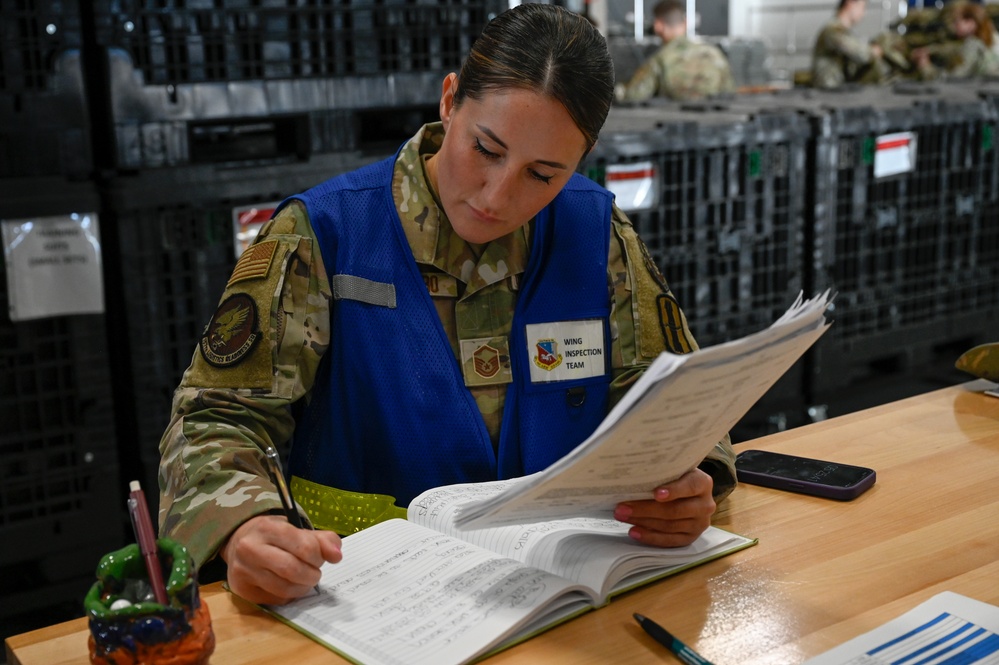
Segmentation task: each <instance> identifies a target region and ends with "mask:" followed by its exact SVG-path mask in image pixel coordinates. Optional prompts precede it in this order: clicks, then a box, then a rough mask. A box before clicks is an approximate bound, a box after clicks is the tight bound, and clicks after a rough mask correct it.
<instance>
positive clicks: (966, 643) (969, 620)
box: [804, 591, 999, 665]
mask: <svg viewBox="0 0 999 665" xmlns="http://www.w3.org/2000/svg"><path fill="white" fill-rule="evenodd" d="M889 663H921V664H922V665H943V664H944V663H961V664H962V665H972V664H973V663H982V664H984V663H992V664H995V663H999V607H996V606H995V605H990V604H988V603H983V602H981V601H978V600H974V599H972V598H968V597H967V596H962V595H960V594H956V593H952V592H950V591H946V592H944V593H941V594H937V595H936V596H933V597H932V598H930V599H929V600H927V601H926V602H925V603H923V604H921V605H919V606H917V607H915V608H914V609H912V610H910V611H909V612H906V613H905V614H903V615H902V616H900V617H899V618H897V619H895V620H893V621H890V622H888V623H886V624H884V625H883V626H881V627H879V628H875V629H874V630H872V631H871V632H869V633H865V634H863V635H861V636H860V637H857V638H854V639H852V640H850V641H849V642H845V643H844V644H841V645H840V646H838V647H836V648H835V649H832V650H830V651H827V652H826V653H824V654H822V655H820V656H817V657H815V658H812V659H811V660H809V661H807V662H806V663H805V664H804V665H888V664H889Z"/></svg>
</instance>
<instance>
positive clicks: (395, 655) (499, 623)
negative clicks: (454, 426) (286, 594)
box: [267, 520, 592, 665]
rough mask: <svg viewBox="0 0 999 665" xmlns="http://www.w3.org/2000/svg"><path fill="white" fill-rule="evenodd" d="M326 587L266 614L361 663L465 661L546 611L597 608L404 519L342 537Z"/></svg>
mask: <svg viewBox="0 0 999 665" xmlns="http://www.w3.org/2000/svg"><path fill="white" fill-rule="evenodd" d="M320 588H321V589H322V591H321V593H319V594H316V595H313V596H309V597H306V598H302V599H300V600H298V601H295V602H293V603H290V604H288V605H285V606H281V607H268V608H267V609H268V611H270V612H272V613H274V614H275V615H277V616H279V617H281V618H284V619H285V620H287V621H288V622H289V623H290V624H291V625H293V626H294V627H296V628H298V629H299V630H302V631H304V632H306V633H307V634H309V635H310V636H311V637H313V639H316V640H317V641H319V642H321V643H323V644H325V645H326V646H327V647H329V648H331V649H333V650H334V651H337V652H340V653H342V654H343V655H345V656H346V657H348V658H351V659H353V660H355V661H357V662H361V663H365V665H444V664H447V663H463V662H467V661H468V660H470V659H472V658H474V657H475V656H477V655H480V654H483V653H486V652H488V651H489V650H491V648H493V647H494V646H497V645H499V644H501V643H502V642H504V641H505V640H506V639H509V638H511V637H513V636H514V635H516V634H517V633H518V632H519V630H518V629H520V628H522V627H523V626H526V625H530V624H531V623H532V620H535V621H536V620H537V619H538V617H539V616H540V615H541V614H546V615H551V614H554V615H555V616H556V617H557V616H568V615H570V614H572V613H574V612H576V611H581V610H583V609H584V608H586V607H588V606H589V605H590V604H591V603H592V599H591V598H590V597H589V596H588V595H586V594H585V593H583V592H582V591H581V590H574V589H575V586H574V585H572V584H571V583H570V582H569V581H567V580H564V579H560V578H558V577H556V576H555V575H551V574H549V573H546V572H543V571H541V570H537V569H534V568H529V567H526V566H523V565H521V564H520V563H518V562H517V561H514V560H512V559H507V558H503V557H499V556H497V555H495V554H493V553H492V552H488V551H486V550H483V549H481V548H479V547H476V546H475V545H472V544H470V543H466V542H463V541H460V540H456V539H454V538H451V537H449V536H445V535H443V534H440V533H436V532H434V531H431V530H429V529H426V528H424V527H421V526H419V525H415V524H412V523H410V522H406V521H403V520H390V521H388V522H383V523H381V524H377V525H375V526H373V527H370V528H368V529H365V530H364V531H361V532H359V533H357V534H354V535H352V536H350V537H349V538H345V539H344V541H343V561H341V562H340V563H337V564H326V565H325V566H324V568H323V578H322V580H321V581H320ZM548 619H549V620H551V619H552V617H551V616H549V617H548Z"/></svg>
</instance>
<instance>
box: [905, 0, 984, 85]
mask: <svg viewBox="0 0 999 665" xmlns="http://www.w3.org/2000/svg"><path fill="white" fill-rule="evenodd" d="M926 11H927V12H929V13H930V14H931V15H930V16H927V17H924V18H923V20H924V21H925V22H926V25H927V26H932V27H930V29H926V30H923V31H912V34H913V40H914V41H915V40H917V39H920V38H922V39H921V41H923V43H922V44H920V45H918V46H916V47H914V48H912V50H911V53H910V59H911V60H912V62H913V63H914V64H915V66H916V77H917V78H919V79H922V80H934V79H939V78H952V79H967V78H976V77H995V76H999V52H997V50H996V49H997V48H999V44H997V41H999V40H997V39H996V30H995V26H994V25H993V22H992V19H991V18H990V16H989V14H988V12H987V11H986V9H985V8H984V7H982V6H981V5H977V4H973V3H971V2H967V1H966V0H957V1H956V2H951V3H948V4H947V5H945V6H944V8H943V9H942V10H939V11H938V10H926ZM934 14H935V15H934ZM908 33H909V31H906V34H908Z"/></svg>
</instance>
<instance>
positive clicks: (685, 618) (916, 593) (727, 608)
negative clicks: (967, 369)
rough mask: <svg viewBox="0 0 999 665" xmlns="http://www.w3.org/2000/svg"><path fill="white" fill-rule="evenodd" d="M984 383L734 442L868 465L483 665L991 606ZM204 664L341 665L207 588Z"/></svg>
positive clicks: (814, 641)
mask: <svg viewBox="0 0 999 665" xmlns="http://www.w3.org/2000/svg"><path fill="white" fill-rule="evenodd" d="M991 385H993V384H989V383H988V382H985V381H973V382H970V383H967V384H963V385H961V386H956V387H953V388H947V389H944V390H939V391H935V392H931V393H927V394H925V395H920V396H917V397H913V398H910V399H906V400H902V401H899V402H895V403H892V404H887V405H884V406H880V407H876V408H873V409H868V410H866V411H861V412H857V413H853V414H850V415H846V416H842V417H840V418H835V419H832V420H828V421H825V422H821V423H816V424H814V425H808V426H805V427H800V428H797V429H793V430H789V431H786V432H781V433H779V434H774V435H771V436H767V437H763V438H761V439H758V440H756V441H753V442H748V443H744V444H740V445H739V446H738V447H737V449H745V448H765V449H768V450H776V451H782V452H788V453H796V454H800V455H806V456H811V457H819V458H824V459H832V460H836V461H841V462H846V463H851V464H858V465H862V466H870V467H873V468H874V469H876V470H877V473H878V480H877V484H876V485H875V486H874V487H873V488H872V489H871V490H869V491H868V492H867V493H866V494H864V495H862V496H861V497H859V498H858V499H856V500H854V501H852V502H848V503H841V502H836V501H830V500H826V499H817V498H812V497H806V496H801V495H796V494H790V493H787V492H781V491H778V490H770V489H764V488H760V487H753V486H749V485H743V486H741V487H740V488H739V489H738V490H737V491H736V492H735V493H734V495H733V496H732V497H730V498H729V499H728V501H726V502H725V504H724V505H723V506H722V507H721V508H720V510H719V512H718V514H717V516H716V519H715V524H717V525H718V526H720V527H722V528H726V529H729V530H731V531H735V532H737V533H742V534H745V535H749V536H755V537H758V538H759V540H760V542H759V544H758V545H756V546H755V547H752V548H750V549H748V550H744V551H742V552H737V553H736V554H733V555H731V556H728V557H725V558H723V559H720V560H717V561H713V562H711V563H708V564H706V565H703V566H700V567H698V568H695V569H693V570H690V571H687V572H684V573H683V574H681V575H678V576H676V577H670V578H667V579H665V580H663V581H661V582H659V583H656V584H653V585H651V586H648V587H645V588H643V589H640V590H638V591H634V592H631V593H629V594H625V595H624V596H621V597H619V598H617V599H615V600H614V601H612V602H611V604H610V605H609V606H607V607H604V608H602V609H600V610H597V611H595V612H590V613H588V614H585V615H583V616H581V617H579V618H577V619H575V620H573V621H571V622H569V623H567V624H564V625H562V626H559V627H557V628H555V629H553V630H550V631H548V632H547V633H544V634H542V635H540V636H538V637H535V638H534V639H532V640H529V641H528V642H525V643H523V644H520V645H518V646H516V647H514V648H512V649H509V650H507V651H504V652H502V653H500V654H498V655H496V656H494V657H493V658H491V659H490V660H489V661H488V662H489V663H490V665H499V664H503V663H545V664H546V665H548V664H552V663H566V664H572V665H586V664H593V665H596V664H606V663H629V664H630V663H673V662H677V661H675V659H673V657H672V656H671V655H669V654H668V653H666V652H665V650H664V649H663V648H662V647H660V646H659V645H658V644H657V643H655V642H653V641H652V640H651V639H650V638H649V637H647V636H646V635H645V634H644V633H643V632H642V631H641V630H640V629H639V627H638V626H637V624H636V623H635V622H634V620H633V619H632V618H631V614H632V612H640V613H642V614H644V615H646V616H649V617H652V618H653V619H656V620H657V621H659V623H661V624H663V625H664V626H665V627H666V628H667V629H669V630H670V631H672V632H674V633H675V634H676V635H677V636H678V637H679V638H680V639H682V640H684V641H685V642H687V643H688V644H690V645H691V646H693V647H694V648H695V649H696V650H697V651H699V652H700V653H701V654H702V655H703V656H705V657H706V658H708V659H709V660H711V661H712V662H714V663H715V664H716V665H735V664H736V663H738V664H740V665H744V664H753V665H762V664H764V663H767V664H773V665H791V664H794V663H800V662H801V661H803V660H805V659H807V658H808V657H811V656H813V655H815V654H818V653H821V652H823V651H825V650H827V649H830V648H832V647H833V646H835V645H837V644H839V643H841V642H843V641H846V640H848V639H850V638H852V637H854V636H856V635H859V634H860V633H863V632H866V631H868V630H870V629H872V628H874V627H876V626H879V625H881V624H882V623H884V622H886V621H888V620H890V619H892V618H894V617H896V616H898V615H900V614H902V613H904V612H905V611H907V610H909V609H911V608H913V607H915V606H916V605H917V604H919V603H920V602H922V601H924V600H926V599H927V598H929V597H930V596H932V595H934V594H936V593H938V592H940V591H944V590H950V591H956V592H958V593H961V594H964V595H967V596H971V597H973V598H977V599H978V600H982V601H985V602H989V603H992V604H996V605H999V399H996V398H994V397H989V396H986V395H983V394H982V393H981V390H982V389H983V388H985V387H989V386H991ZM203 595H204V597H205V598H206V599H207V601H208V604H209V607H210V608H211V614H212V619H213V626H214V630H215V634H216V637H217V640H218V645H217V647H216V650H215V654H214V655H213V656H212V658H211V661H210V662H211V663H212V664H213V665H227V664H230V663H233V664H235V663H239V664H252V663H261V664H263V663H267V664H271V663H295V664H296V665H310V664H312V663H336V662H346V661H343V660H342V659H340V658H339V657H338V656H337V655H336V654H334V653H332V652H330V651H329V650H327V649H326V648H324V647H322V646H320V645H319V644H317V643H314V642H312V641H311V640H310V639H308V638H306V637H304V636H302V635H300V634H298V633H296V632H295V631H294V630H292V629H291V628H289V627H287V626H285V625H283V624H281V623H279V622H277V621H276V620H274V619H272V618H270V617H269V616H268V615H266V614H264V613H263V612H261V611H260V610H258V609H257V608H255V607H254V606H252V605H250V604H248V603H245V602H243V601H241V600H240V599H238V598H235V597H234V596H232V595H231V594H229V593H227V592H226V591H224V590H222V589H221V588H220V586H219V585H217V584H213V585H208V586H206V587H204V591H203ZM87 634H88V633H87V624H86V621H85V620H84V619H78V620H74V621H69V622H66V623H62V624H58V625H55V626H51V627H48V628H43V629H40V630H36V631H33V632H30V633H25V634H23V635H17V636H14V637H11V638H9V639H8V640H7V641H6V647H7V660H8V663H9V665H63V664H65V665H69V664H73V665H86V664H87V663H88V662H89V660H88V657H87V647H86V639H87Z"/></svg>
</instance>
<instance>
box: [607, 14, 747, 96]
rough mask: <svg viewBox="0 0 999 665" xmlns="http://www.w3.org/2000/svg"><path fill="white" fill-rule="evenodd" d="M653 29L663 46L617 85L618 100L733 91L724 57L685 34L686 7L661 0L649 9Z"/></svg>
mask: <svg viewBox="0 0 999 665" xmlns="http://www.w3.org/2000/svg"><path fill="white" fill-rule="evenodd" d="M652 13H653V17H654V18H653V24H652V26H653V31H654V32H655V33H656V35H657V36H658V37H659V38H660V39H661V40H662V41H663V46H662V47H661V48H660V49H659V50H658V51H656V52H655V53H654V54H653V55H652V56H651V57H650V58H649V59H648V60H647V61H645V62H644V63H643V64H642V65H641V66H640V67H639V68H638V69H637V70H636V71H635V73H634V74H633V75H632V77H631V80H629V81H628V82H627V83H626V84H623V85H621V86H619V87H618V89H617V91H616V95H617V99H618V101H622V102H637V101H642V100H645V99H649V98H651V97H668V98H669V99H679V100H690V99H701V98H703V97H710V96H713V95H719V94H724V93H731V92H734V91H735V83H734V80H733V78H732V70H731V67H729V63H728V58H726V57H725V54H724V53H722V52H721V49H719V48H718V47H716V46H714V45H712V44H703V43H699V42H693V41H691V40H690V39H688V38H687V7H686V5H685V4H684V3H682V2H679V0H664V1H663V2H660V3H658V4H657V5H656V6H655V7H654V8H653V10H652Z"/></svg>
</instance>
